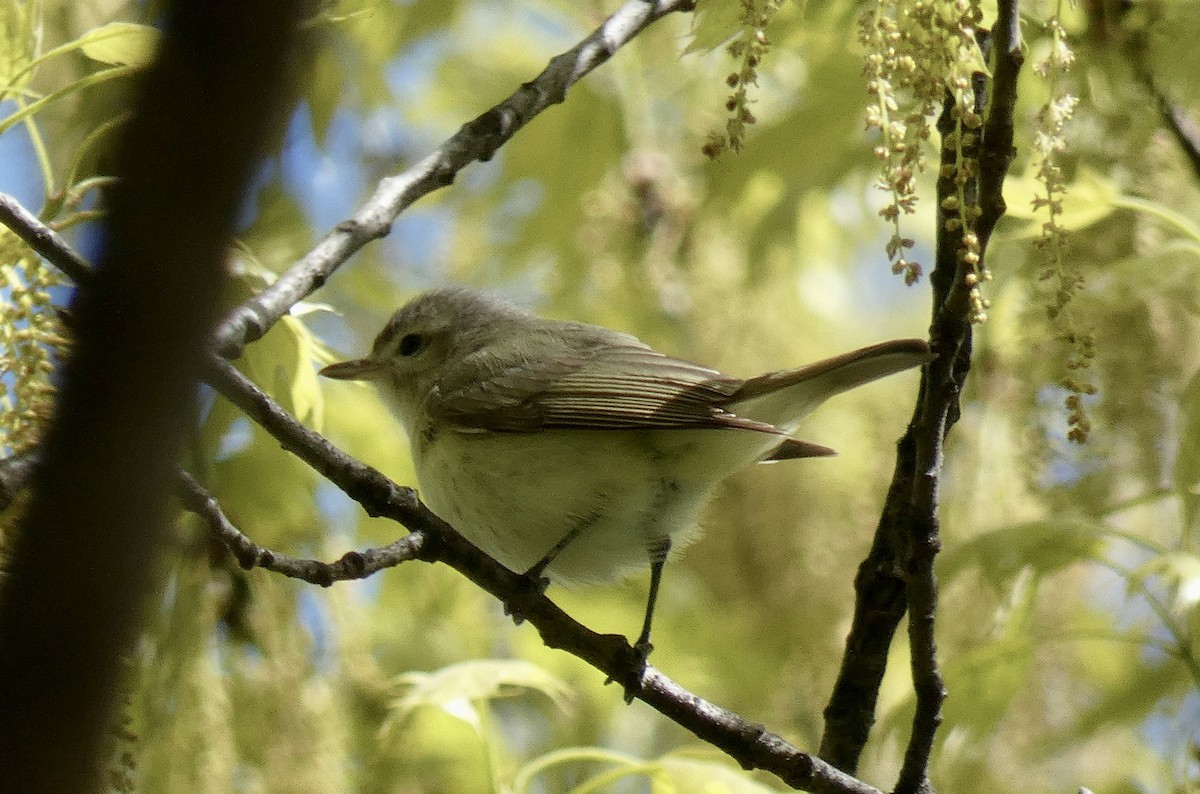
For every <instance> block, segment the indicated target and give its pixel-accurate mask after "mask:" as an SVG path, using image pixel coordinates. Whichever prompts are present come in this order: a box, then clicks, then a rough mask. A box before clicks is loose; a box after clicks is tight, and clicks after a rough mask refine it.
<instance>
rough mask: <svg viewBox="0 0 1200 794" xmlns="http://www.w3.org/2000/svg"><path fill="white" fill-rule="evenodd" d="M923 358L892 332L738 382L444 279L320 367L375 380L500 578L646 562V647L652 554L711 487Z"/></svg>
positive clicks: (790, 444)
mask: <svg viewBox="0 0 1200 794" xmlns="http://www.w3.org/2000/svg"><path fill="white" fill-rule="evenodd" d="M929 359H930V354H929V348H928V346H927V345H926V344H925V343H924V342H922V341H920V340H917V339H899V340H895V341H891V342H883V343H881V344H878V345H873V346H871V347H866V348H863V349H861V350H855V351H853V352H850V353H845V354H843V355H840V356H836V357H834V358H830V359H826V360H825V361H819V362H817V363H815V364H809V365H808V366H806V367H801V368H799V369H792V370H783V371H780V372H769V373H767V374H765V375H759V376H758V377H754V378H750V379H748V380H742V379H740V378H732V377H729V376H727V375H722V374H721V373H720V372H717V371H715V370H712V369H708V368H707V367H702V366H699V365H698V364H692V363H690V362H687V361H681V360H679V359H676V358H671V357H670V356H666V355H663V354H662V353H659V352H656V351H654V350H652V349H650V348H649V347H647V346H646V345H645V344H643V343H642V342H640V341H639V340H637V339H636V338H634V337H632V336H629V335H627V334H622V333H618V332H616V331H610V330H608V329H606V328H600V327H597V326H594V325H585V324H582V323H573V322H563V321H558V320H545V319H542V318H540V317H537V316H535V315H533V314H530V313H529V312H526V311H524V310H522V309H519V308H517V307H515V306H513V305H511V304H508V303H505V302H503V301H501V300H498V299H496V298H493V297H490V296H488V295H485V294H482V293H479V292H476V291H473V290H468V289H460V288H453V289H441V290H436V291H434V292H428V293H426V294H424V295H421V296H420V297H418V298H416V299H414V300H413V301H411V302H410V303H409V304H408V305H406V306H405V307H404V308H402V309H400V311H398V312H396V314H395V315H394V316H393V317H392V318H391V320H390V321H389V322H388V324H387V326H386V327H384V329H383V331H381V332H380V333H379V336H378V337H376V339H375V345H374V347H373V348H372V351H371V355H370V356H368V357H367V358H363V359H358V360H355V361H345V362H342V363H339V364H333V365H330V366H328V367H325V368H324V369H323V370H321V374H322V375H325V376H326V377H329V378H337V379H340V380H364V381H372V382H374V383H375V384H376V385H377V386H378V387H379V388H380V389H381V390H382V392H383V393H384V395H385V396H386V397H387V398H388V400H389V401H390V402H391V403H392V405H393V407H394V409H395V410H396V412H397V413H398V415H399V417H400V420H401V421H402V422H403V424H404V428H405V430H406V431H407V433H408V437H409V441H410V443H411V447H412V456H413V461H414V463H415V466H416V473H417V480H418V485H419V486H420V493H421V497H422V498H423V499H424V501H425V503H426V504H428V505H429V507H430V509H432V510H433V511H434V512H435V513H437V514H438V515H439V516H440V517H441V518H443V519H445V520H446V521H448V522H449V523H450V524H451V525H452V526H453V527H454V528H455V529H457V530H458V531H459V532H461V533H462V534H463V535H464V536H465V537H466V538H467V539H468V540H470V541H471V542H472V543H474V544H475V545H476V546H478V547H479V548H481V549H483V550H484V551H485V552H487V553H488V554H489V555H491V556H492V557H493V558H495V559H496V560H497V561H499V562H500V563H502V564H503V565H505V566H507V567H508V568H510V569H511V570H513V571H524V572H526V573H527V574H528V575H529V576H531V577H533V578H534V580H535V581H538V582H544V580H543V579H542V578H541V577H542V575H543V574H545V575H546V576H548V577H549V578H550V579H552V580H554V581H556V582H565V583H574V582H587V581H596V580H605V579H611V578H614V577H616V576H619V575H621V574H623V573H626V572H628V571H631V570H633V569H636V568H640V567H644V566H646V565H649V566H650V570H651V578H650V594H649V599H648V601H647V604H646V615H645V621H644V623H643V626H642V633H641V635H640V637H639V638H638V641H637V643H636V645H635V647H637V648H638V650H639V651H640V652H641V653H642V654H647V653H649V651H650V649H651V647H652V646H651V645H650V623H651V619H652V617H653V613H654V604H655V600H656V597H657V594H658V585H659V581H660V578H661V575H662V567H663V563H664V561H665V560H666V557H667V552H668V550H669V549H670V548H671V545H672V542H674V543H675V545H676V546H677V547H678V546H681V545H683V544H684V543H686V542H687V541H690V540H692V539H693V538H694V536H695V534H696V529H697V518H698V516H699V513H700V510H701V508H702V507H703V505H704V503H705V501H706V499H707V497H708V495H709V493H710V492H711V491H712V490H713V488H714V486H715V485H716V484H717V483H719V482H720V481H721V480H723V479H725V478H726V477H727V476H729V475H730V474H732V473H733V472H735V471H738V470H739V469H742V468H744V467H746V466H749V465H750V464H752V463H757V462H767V461H777V460H787V459H790V458H805V457H813V456H821V455H832V454H834V453H833V450H831V449H829V448H827V447H822V446H819V445H816V444H810V443H807V442H804V441H800V440H798V439H795V438H792V437H791V436H790V433H791V432H792V431H793V429H795V427H796V425H797V423H798V422H799V421H800V420H801V419H802V418H803V417H804V416H805V415H806V414H808V413H809V412H810V411H812V410H813V409H814V408H816V407H817V406H818V405H820V404H821V403H822V402H824V401H825V400H826V399H827V398H829V397H831V396H833V395H835V394H838V393H839V392H842V391H845V390H847V389H852V388H854V387H855V386H859V385H861V384H864V383H867V382H869V381H873V380H875V379H876V378H882V377H884V376H885V375H891V374H892V373H895V372H900V371H901V370H906V369H909V368H910V367H916V366H918V365H920V364H922V363H924V362H926V361H928V360H929ZM543 586H544V585H543Z"/></svg>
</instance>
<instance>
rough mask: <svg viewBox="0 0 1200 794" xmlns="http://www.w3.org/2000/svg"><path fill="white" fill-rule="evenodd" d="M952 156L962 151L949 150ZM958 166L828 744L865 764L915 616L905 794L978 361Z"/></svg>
mask: <svg viewBox="0 0 1200 794" xmlns="http://www.w3.org/2000/svg"><path fill="white" fill-rule="evenodd" d="M998 12H999V13H998V20H997V23H996V25H995V27H994V28H993V32H992V43H993V44H994V45H995V51H996V59H995V67H994V69H993V79H992V83H991V86H990V94H991V103H990V105H989V106H988V110H987V114H986V117H985V119H984V124H983V129H982V136H981V137H980V140H979V141H978V142H976V143H975V144H971V145H968V146H964V147H963V148H964V156H965V157H968V158H976V160H977V162H978V164H979V166H978V171H977V177H976V178H975V179H971V180H969V181H968V182H967V184H966V185H964V198H965V199H966V201H967V202H968V203H970V202H977V203H978V205H979V207H980V209H981V211H982V212H981V215H980V217H979V219H978V220H977V222H976V228H975V234H976V236H977V237H978V240H979V250H980V257H981V261H980V263H979V268H980V269H982V267H983V261H982V257H983V256H984V254H985V253H986V248H987V244H988V241H989V239H990V237H991V233H992V230H993V229H994V228H995V225H996V222H997V221H998V220H999V218H1000V216H1001V215H1003V213H1004V210H1005V204H1004V198H1003V195H1002V187H1003V184H1004V179H1005V176H1006V175H1007V173H1008V169H1009V167H1010V165H1011V163H1012V160H1013V156H1014V151H1013V146H1012V138H1013V108H1014V106H1015V103H1016V97H1017V75H1018V72H1019V71H1020V67H1021V64H1022V60H1023V58H1022V54H1021V51H1020V39H1019V36H1020V28H1019V21H1018V10H1017V2H1016V0H1001V2H1000V3H999V6H998ZM987 38H988V36H987V34H981V39H984V41H981V44H986V39H987ZM985 51H986V49H985ZM985 87H986V86H985V83H984V79H983V76H982V75H979V76H977V78H976V81H975V90H976V109H977V110H979V111H981V110H982V107H983V103H984V97H985V94H986V93H987V92H985ZM952 101H953V100H949V99H948V100H947V103H946V107H945V108H944V113H943V116H942V118H941V120H940V121H939V130H940V131H941V133H942V136H943V139H945V138H946V137H947V136H948V135H950V134H951V133H953V132H954V127H955V125H954V120H953V117H952V115H951V113H950V106H951V104H952ZM948 153H950V154H952V153H953V150H950V151H949V152H946V151H944V152H943V155H944V156H945V155H946V154H948ZM948 164H949V165H951V166H953V167H952V168H951V169H949V170H945V171H943V173H944V174H946V176H944V177H943V178H942V179H940V180H939V182H938V194H937V201H938V205H939V216H938V229H937V253H936V262H935V266H934V270H933V272H932V273H931V274H930V286H931V288H932V290H933V321H932V324H931V326H930V339H931V341H930V347H931V348H932V350H933V351H934V352H935V353H936V354H937V359H935V360H934V361H933V362H932V363H931V364H929V366H927V367H926V368H925V370H924V371H923V373H922V379H921V389H920V393H919V396H918V398H917V406H916V409H915V410H914V413H913V417H912V420H911V422H910V423H909V426H908V430H907V431H906V433H905V435H904V437H903V438H901V440H900V442H899V444H898V447H897V455H896V467H895V470H894V472H893V478H892V484H891V487H890V489H889V491H888V497H887V502H886V504H885V506H884V511H883V515H882V516H881V518H880V522H879V525H878V527H877V528H876V533H875V540H874V543H873V544H872V548H871V551H870V553H869V554H868V556H867V558H866V559H865V560H864V561H863V563H862V565H861V566H860V567H859V571H858V576H857V578H856V580H855V593H856V600H855V612H854V619H853V622H852V625H851V629H850V634H849V636H848V637H847V640H846V651H845V654H844V655H843V658H842V667H841V670H840V671H839V674H838V680H837V683H836V684H835V687H834V691H833V693H832V695H831V697H830V701H829V705H828V706H827V707H826V709H825V720H826V722H825V733H824V735H823V736H822V739H821V751H820V752H821V757H822V758H824V759H826V760H827V761H829V762H830V763H832V764H834V765H835V766H837V767H838V768H840V769H844V770H847V771H850V772H852V771H853V770H854V769H855V768H856V767H857V764H858V759H859V757H860V756H861V754H862V749H863V747H864V746H865V744H866V741H867V737H868V735H869V733H870V729H871V726H872V725H873V724H874V720H875V707H876V703H877V699H878V696H879V686H880V683H881V682H882V680H883V673H884V669H885V667H886V665H887V654H888V650H889V648H890V646H891V643H892V639H893V637H894V636H895V632H896V628H897V627H898V626H899V623H900V620H901V619H902V618H903V616H904V614H905V612H906V611H907V612H908V613H909V644H910V648H911V650H912V675H913V686H914V690H915V692H916V698H917V708H916V713H915V715H914V721H913V729H912V735H911V737H910V740H909V745H908V748H907V750H906V753H905V762H904V765H903V768H902V770H901V774H900V777H899V779H898V781H897V784H896V789H895V790H896V792H898V793H899V794H910V793H911V792H923V791H930V790H931V788H930V786H929V782H928V780H927V778H926V773H927V768H928V764H929V757H930V753H931V752H932V748H933V741H934V736H935V733H936V730H937V728H938V726H939V724H940V723H941V704H942V700H943V699H944V697H945V691H944V688H943V684H942V678H941V674H940V672H939V670H938V665H937V657H936V650H937V644H936V641H935V637H934V615H935V610H936V605H937V582H936V578H935V577H934V570H933V563H934V559H935V557H936V554H937V551H938V549H939V546H940V541H939V539H938V535H939V528H938V519H937V505H938V484H939V480H940V475H941V466H942V445H943V443H944V441H945V437H946V434H947V433H948V432H949V430H950V428H951V427H952V426H953V425H954V423H955V422H956V421H957V420H958V416H959V395H960V394H961V392H962V387H963V383H964V381H965V379H966V376H967V372H968V371H969V369H970V364H971V325H970V320H969V317H970V312H971V305H970V301H969V293H970V288H969V285H968V284H967V279H966V275H967V272H968V268H967V266H966V264H965V263H964V261H963V260H962V258H961V251H962V248H963V229H962V227H961V225H958V226H956V225H955V224H953V223H949V222H948V221H950V220H951V219H950V218H948V217H946V216H945V214H944V212H943V211H942V210H941V209H940V208H941V207H942V202H943V200H944V199H946V198H948V197H951V196H953V197H955V198H956V200H957V185H956V183H955V182H954V173H955V171H956V168H957V163H954V162H949V163H948Z"/></svg>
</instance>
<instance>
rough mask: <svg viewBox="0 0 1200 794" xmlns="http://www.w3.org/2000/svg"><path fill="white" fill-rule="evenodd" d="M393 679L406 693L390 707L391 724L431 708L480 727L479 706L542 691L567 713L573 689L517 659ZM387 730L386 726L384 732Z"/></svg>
mask: <svg viewBox="0 0 1200 794" xmlns="http://www.w3.org/2000/svg"><path fill="white" fill-rule="evenodd" d="M394 680H395V683H396V684H398V685H399V686H401V687H403V688H404V689H405V690H406V691H405V693H404V694H403V695H402V696H401V697H399V698H396V699H395V700H393V701H392V703H391V704H390V706H389V709H390V710H391V712H392V715H391V716H390V717H389V718H388V723H389V724H390V723H393V722H395V721H397V720H401V721H402V720H404V719H407V718H408V717H409V716H410V715H411V714H412V713H413V712H414V711H416V710H417V709H419V708H424V707H429V706H432V707H435V708H439V709H442V710H443V711H445V712H446V713H448V714H450V715H451V716H454V717H457V718H459V719H461V720H463V721H465V722H468V723H471V724H472V725H475V726H476V727H478V724H479V721H478V712H477V707H478V705H479V704H480V703H486V702H487V701H490V700H497V699H499V698H508V697H516V696H518V695H523V694H526V693H528V692H540V693H541V694H543V695H545V696H546V697H548V698H550V700H551V701H552V702H553V703H554V704H555V705H556V706H558V707H559V708H560V709H563V710H565V709H566V708H567V702H568V697H569V695H570V689H569V688H568V687H567V685H566V684H565V683H563V682H562V681H561V680H560V679H558V678H556V677H555V676H553V675H551V674H550V673H548V672H546V671H545V670H543V669H542V668H541V667H538V666H537V665H535V664H531V663H529V662H525V661H521V660H518V659H480V660H477V661H469V662H461V663H459V664H452V665H450V666H449V667H443V668H442V669H441V670H437V671H435V672H432V673H405V674H403V675H400V676H397V677H396V678H395V679H394ZM388 727H389V726H388V725H385V726H384V730H385V731H386V730H387V728H388Z"/></svg>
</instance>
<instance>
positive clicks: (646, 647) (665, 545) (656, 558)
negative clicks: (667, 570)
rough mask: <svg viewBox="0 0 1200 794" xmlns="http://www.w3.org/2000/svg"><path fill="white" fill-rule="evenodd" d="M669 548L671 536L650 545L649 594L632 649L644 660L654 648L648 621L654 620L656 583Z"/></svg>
mask: <svg viewBox="0 0 1200 794" xmlns="http://www.w3.org/2000/svg"><path fill="white" fill-rule="evenodd" d="M670 550H671V538H670V537H665V538H662V539H660V540H656V541H654V542H653V544H652V545H651V546H650V595H649V597H648V598H647V599H646V619H645V621H644V622H643V623H642V633H641V635H639V636H638V639H637V642H635V643H634V644H633V649H634V650H635V651H637V652H638V655H639V656H641V657H642V660H643V661H645V660H646V658H647V657H649V656H650V652H651V651H652V650H654V645H652V644H651V642H650V623H651V621H653V620H654V605H655V604H656V603H657V602H658V585H659V582H661V581H662V572H663V565H664V564H666V562H667V552H669V551H670Z"/></svg>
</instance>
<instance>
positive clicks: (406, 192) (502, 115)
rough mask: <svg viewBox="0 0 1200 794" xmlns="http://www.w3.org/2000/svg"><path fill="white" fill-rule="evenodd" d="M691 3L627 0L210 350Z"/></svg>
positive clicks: (383, 197) (231, 319) (233, 318)
mask: <svg viewBox="0 0 1200 794" xmlns="http://www.w3.org/2000/svg"><path fill="white" fill-rule="evenodd" d="M694 4H695V0H630V1H629V2H627V3H625V5H623V6H621V7H620V8H619V9H617V11H616V13H614V14H613V15H612V16H610V17H609V18H608V19H607V20H606V21H605V22H604V24H603V25H601V26H600V27H599V28H597V29H596V30H595V31H594V32H593V33H592V34H591V35H590V36H588V37H587V38H586V39H584V40H583V41H581V42H579V44H577V45H576V46H575V47H573V48H571V49H570V50H568V51H567V52H564V53H562V54H561V55H557V56H555V57H554V58H552V59H551V60H550V63H549V65H548V66H547V67H546V68H545V69H544V70H543V71H542V73H541V74H539V75H538V76H537V77H535V78H534V79H533V80H531V81H529V82H528V83H525V84H524V85H522V86H521V87H520V88H518V89H517V90H516V92H515V93H513V94H512V96H510V97H509V98H508V99H506V100H504V101H503V102H501V103H500V104H498V105H496V106H495V107H493V108H492V109H491V110H489V111H487V112H486V113H484V114H483V115H481V116H479V117H478V118H476V119H475V120H474V121H470V122H467V123H466V124H464V125H463V126H462V128H460V129H459V131H458V132H456V133H455V134H454V135H453V136H452V137H451V138H450V139H449V140H447V141H446V142H445V143H443V144H442V145H441V146H439V147H438V148H437V149H436V150H435V151H434V152H433V153H432V154H430V155H428V156H427V157H425V158H424V159H423V160H421V161H420V162H418V163H417V164H416V165H414V166H413V167H412V168H409V169H408V170H407V171H405V172H404V173H402V174H399V175H397V176H394V177H390V178H388V179H384V180H382V181H381V182H380V183H379V187H378V188H377V189H376V191H375V194H374V195H372V196H371V198H370V199H368V200H367V202H366V203H365V204H364V205H363V206H362V207H360V208H359V210H358V211H357V212H355V213H354V214H353V215H352V216H350V218H349V219H347V220H345V221H343V222H342V223H340V224H338V225H337V227H336V228H334V229H333V231H331V232H329V233H328V234H327V235H325V237H324V239H322V240H321V242H320V243H318V244H317V246H316V247H315V248H314V249H313V250H312V251H310V252H309V253H308V254H306V255H305V256H304V257H303V258H301V259H300V260H299V261H297V262H296V263H295V264H293V265H292V266H291V267H290V268H288V270H287V272H285V273H284V274H283V275H282V276H280V277H279V278H278V279H277V280H276V281H275V282H274V283H273V284H271V285H270V286H269V287H267V288H266V289H265V290H263V291H262V292H261V293H259V294H258V295H255V296H254V297H253V298H250V299H249V300H247V301H246V302H245V303H243V304H242V305H241V306H239V307H237V308H236V309H234V310H233V311H232V312H231V313H230V314H229V315H228V316H227V317H226V318H225V319H224V320H223V321H222V322H221V323H220V325H218V327H217V331H216V335H215V339H214V348H215V349H216V350H217V352H219V353H220V354H221V355H222V356H224V357H225V358H237V357H238V356H240V355H241V352H242V350H243V348H244V347H245V346H246V345H247V344H249V343H250V342H253V341H255V340H256V339H259V338H261V337H262V336H263V335H264V334H266V332H267V331H268V330H270V328H271V326H273V325H274V324H275V323H277V322H278V321H279V320H280V318H282V317H283V316H284V315H285V314H287V313H288V311H289V310H290V309H291V308H292V306H294V305H295V304H296V303H297V302H299V301H301V300H303V299H304V298H305V297H307V296H308V295H310V294H312V293H313V292H314V291H315V290H317V289H319V288H320V287H321V286H322V285H324V283H325V282H326V280H328V278H329V276H331V275H332V274H333V272H334V271H335V270H337V269H338V268H339V267H341V266H342V264H343V263H345V262H346V260H347V259H349V258H350V257H351V256H352V255H353V254H354V253H355V252H357V251H358V250H359V249H360V248H362V247H363V246H364V245H366V244H367V243H368V242H370V241H371V240H374V239H376V238H378V237H383V236H384V235H386V234H387V233H388V231H389V230H390V229H391V224H392V221H394V220H395V219H396V217H397V216H398V215H399V214H400V213H401V212H403V211H404V210H405V209H407V208H408V207H409V206H410V205H411V204H412V203H413V202H414V201H416V200H417V199H419V198H421V197H422V196H425V195H426V194H428V193H432V192H433V191H435V190H438V189H439V188H443V187H446V186H447V185H449V184H450V183H452V182H453V181H454V178H455V176H456V175H457V174H458V172H459V171H461V170H462V169H464V168H466V167H467V166H468V165H470V164H471V163H473V162H475V161H476V160H478V161H480V162H487V161H488V160H490V159H491V158H492V156H493V155H495V153H496V151H497V150H498V149H499V148H500V147H501V146H503V145H504V144H505V143H507V142H508V140H509V139H510V138H512V136H513V135H515V134H516V133H517V131H518V130H520V129H521V128H522V127H524V126H525V125H526V124H527V123H529V121H530V120H531V119H532V118H533V117H534V116H536V115H537V114H539V113H541V112H542V111H543V110H545V109H546V108H548V107H550V106H551V105H555V104H557V103H559V102H562V101H563V99H565V98H566V94H567V89H568V88H570V87H571V86H572V85H574V84H575V83H576V82H577V81H578V80H579V79H580V78H582V77H583V76H584V75H586V74H587V73H588V72H590V71H591V70H593V69H595V68H596V67H597V66H599V65H600V64H602V63H604V62H605V61H607V60H608V59H609V58H610V57H612V55H613V53H615V52H616V51H617V50H618V49H619V48H620V47H621V46H623V45H624V44H626V43H628V42H629V41H630V40H632V39H633V38H634V37H635V36H636V35H638V34H639V33H641V32H642V31H643V30H644V29H645V28H646V27H647V26H648V25H649V24H650V23H652V22H654V21H656V20H658V19H660V18H662V17H664V16H666V15H668V14H671V13H674V12H676V11H689V10H691V8H692V7H693V5H694Z"/></svg>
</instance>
